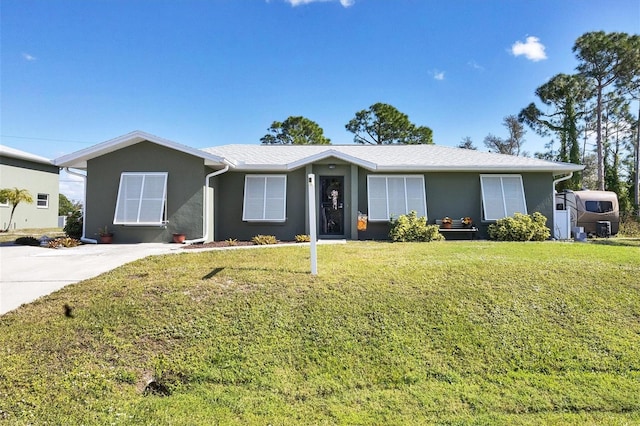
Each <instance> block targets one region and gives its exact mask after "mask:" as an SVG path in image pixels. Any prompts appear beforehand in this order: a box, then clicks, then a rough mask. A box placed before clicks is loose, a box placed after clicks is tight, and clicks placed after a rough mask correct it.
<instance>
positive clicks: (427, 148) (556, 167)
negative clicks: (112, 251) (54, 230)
mask: <svg viewBox="0 0 640 426" xmlns="http://www.w3.org/2000/svg"><path fill="white" fill-rule="evenodd" d="M145 140H146V141H150V142H152V143H156V144H158V145H162V146H166V147H168V148H172V149H175V150H177V151H181V152H185V153H188V154H191V155H194V156H196V157H200V158H202V159H203V160H204V163H205V164H206V165H210V166H223V165H228V166H230V167H231V168H232V169H236V170H246V171H260V170H265V171H267V170H272V171H288V170H295V169H297V168H300V167H304V166H305V165H307V164H312V163H316V162H325V163H330V162H331V161H332V160H333V161H336V160H342V161H345V162H347V163H350V164H355V165H358V166H360V167H363V168H365V169H367V170H371V171H379V172H406V171H424V172H428V171H447V172H455V171H469V172H494V173H495V172H513V171H521V172H526V171H531V172H552V173H568V172H574V171H579V170H582V169H583V168H584V167H583V166H580V165H576V164H567V163H557V162H553V161H545V160H539V159H536V158H527V157H516V156H512V155H503V154H492V153H488V152H481V151H474V150H469V149H461V148H451V147H446V146H440V145H355V144H354V145H258V144H255V145H222V146H215V147H211V148H203V149H196V148H191V147H189V146H186V145H182V144H179V143H177V142H173V141H170V140H168V139H164V138H161V137H158V136H154V135H151V134H148V133H145V132H142V131H134V132H131V133H128V134H126V135H123V136H120V137H117V138H115V139H111V140H108V141H106V142H102V143H99V144H97V145H94V146H91V147H89V148H85V149H83V150H80V151H76V152H74V153H71V154H68V155H65V156H63V157H60V158H56V159H55V160H54V161H53V162H54V164H56V165H58V166H60V167H74V168H86V166H87V160H89V159H92V158H95V157H98V156H101V155H104V154H107V153H109V152H113V151H116V150H118V149H121V148H125V147H127V146H130V145H133V144H136V143H139V142H142V141H145Z"/></svg>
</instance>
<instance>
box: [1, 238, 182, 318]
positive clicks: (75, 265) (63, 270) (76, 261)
mask: <svg viewBox="0 0 640 426" xmlns="http://www.w3.org/2000/svg"><path fill="white" fill-rule="evenodd" d="M176 252H177V253H180V252H182V249H181V248H180V246H178V245H176V244H161V243H152V244H98V245H95V244H87V245H82V246H78V247H73V248H61V249H47V248H42V247H29V246H15V245H8V246H0V315H2V314H5V313H7V312H9V311H11V310H13V309H16V308H17V307H19V306H20V305H22V304H23V303H29V302H33V301H34V300H36V299H38V298H39V297H41V296H44V295H47V294H50V293H53V292H54V291H56V290H59V289H61V288H63V287H64V286H66V285H69V284H74V283H77V282H79V281H82V280H86V279H88V278H92V277H95V276H97V275H100V274H102V273H104V272H107V271H110V270H112V269H114V268H117V267H118V266H120V265H124V264H125V263H129V262H132V261H134V260H137V259H141V258H143V257H147V256H150V255H157V254H166V253H176Z"/></svg>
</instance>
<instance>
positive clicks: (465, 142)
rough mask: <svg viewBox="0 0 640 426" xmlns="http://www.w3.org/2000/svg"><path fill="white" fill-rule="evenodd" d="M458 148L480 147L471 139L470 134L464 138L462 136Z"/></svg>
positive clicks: (475, 148)
mask: <svg viewBox="0 0 640 426" xmlns="http://www.w3.org/2000/svg"><path fill="white" fill-rule="evenodd" d="M458 148H462V149H472V150H474V151H475V150H477V149H478V148H477V147H476V146H475V145H474V144H473V141H472V140H471V138H470V137H469V136H465V137H464V138H462V140H461V141H460V143H459V144H458Z"/></svg>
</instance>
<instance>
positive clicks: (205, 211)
mask: <svg viewBox="0 0 640 426" xmlns="http://www.w3.org/2000/svg"><path fill="white" fill-rule="evenodd" d="M227 171H229V165H226V166H224V168H223V169H220V170H216V171H215V172H212V173H209V174H208V175H207V176H205V178H204V207H203V208H202V228H203V230H204V235H203V236H202V238H196V239H194V240H186V241H185V242H184V244H198V243H204V242H205V241H207V240H208V239H209V182H210V180H211V178H213V177H216V176H218V175H221V174H223V173H226V172H227Z"/></svg>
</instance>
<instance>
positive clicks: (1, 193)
mask: <svg viewBox="0 0 640 426" xmlns="http://www.w3.org/2000/svg"><path fill="white" fill-rule="evenodd" d="M0 202H2V203H8V204H10V205H11V206H12V207H11V214H10V215H9V223H7V227H6V228H5V229H4V231H3V232H7V231H9V229H10V228H11V221H12V220H13V214H14V213H15V211H16V207H18V204H20V203H28V204H31V203H33V197H32V196H31V193H29V191H27V190H26V189H19V188H3V189H0Z"/></svg>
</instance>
